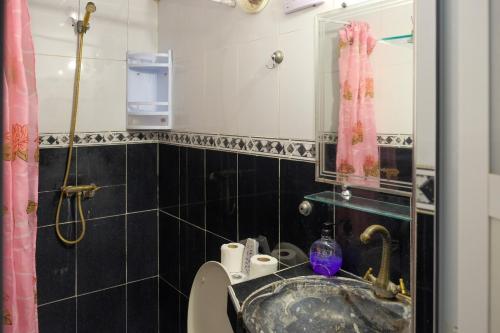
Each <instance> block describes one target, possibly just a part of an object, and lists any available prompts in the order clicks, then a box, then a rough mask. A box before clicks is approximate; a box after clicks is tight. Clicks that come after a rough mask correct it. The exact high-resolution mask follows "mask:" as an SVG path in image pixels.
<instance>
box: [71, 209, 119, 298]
mask: <svg viewBox="0 0 500 333" xmlns="http://www.w3.org/2000/svg"><path fill="white" fill-rule="evenodd" d="M77 256H78V270H77V272H78V293H84V292H90V291H94V290H99V289H103V288H108V287H112V286H115V285H118V284H122V283H125V216H118V217H111V218H105V219H100V220H94V221H90V222H88V224H87V233H86V234H85V237H84V238H83V240H82V241H81V242H80V243H78V254H77ZM96 277H98V278H97V279H96Z"/></svg>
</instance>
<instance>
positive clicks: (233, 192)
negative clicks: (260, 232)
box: [206, 150, 238, 240]
mask: <svg viewBox="0 0 500 333" xmlns="http://www.w3.org/2000/svg"><path fill="white" fill-rule="evenodd" d="M237 158H238V155H237V154H233V153H226V152H221V151H213V150H207V152H206V187H207V196H206V200H207V220H206V228H207V230H210V231H212V232H214V233H216V234H218V235H221V236H224V237H226V238H228V239H231V240H236V239H237V237H238V235H237V230H238V229H237V228H238V227H237V218H238V215H237V214H238V212H237V199H236V196H237V178H238V175H237V165H238V162H237Z"/></svg>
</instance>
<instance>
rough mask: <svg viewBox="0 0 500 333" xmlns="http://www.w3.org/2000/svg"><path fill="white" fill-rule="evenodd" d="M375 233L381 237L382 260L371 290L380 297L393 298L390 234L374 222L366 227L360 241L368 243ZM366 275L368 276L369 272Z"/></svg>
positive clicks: (394, 294)
mask: <svg viewBox="0 0 500 333" xmlns="http://www.w3.org/2000/svg"><path fill="white" fill-rule="evenodd" d="M375 234H379V235H380V236H381V237H382V260H381V262H380V269H379V272H378V276H377V277H376V278H375V281H372V282H373V291H374V293H375V295H376V296H378V297H380V298H386V299H390V298H394V297H395V296H396V293H395V292H394V290H393V289H394V288H392V287H391V284H390V283H389V282H390V281H389V275H390V271H391V234H390V233H389V231H388V230H387V229H386V228H385V227H383V226H381V225H378V224H374V225H371V226H369V227H368V228H366V230H365V231H364V232H363V233H362V234H361V236H360V237H359V238H360V240H361V242H363V243H364V244H368V243H369V242H370V241H371V240H372V237H373V236H374V235H375ZM367 273H368V272H367ZM367 275H368V276H370V275H371V272H369V273H368V274H367Z"/></svg>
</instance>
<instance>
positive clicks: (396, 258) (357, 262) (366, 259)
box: [335, 207, 410, 289]
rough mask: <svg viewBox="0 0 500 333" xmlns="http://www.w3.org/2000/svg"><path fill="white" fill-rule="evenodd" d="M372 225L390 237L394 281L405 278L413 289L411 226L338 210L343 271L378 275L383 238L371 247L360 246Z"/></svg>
mask: <svg viewBox="0 0 500 333" xmlns="http://www.w3.org/2000/svg"><path fill="white" fill-rule="evenodd" d="M372 224H380V225H382V226H384V227H386V228H387V230H388V231H389V232H390V234H391V238H392V243H391V276H390V278H391V280H392V281H394V282H397V281H399V279H400V278H403V279H404V281H405V283H406V286H407V288H408V289H409V288H410V279H409V278H410V222H407V221H400V220H394V219H390V218H385V217H381V216H378V215H374V214H368V213H364V212H359V211H354V210H351V209H346V208H340V207H337V208H336V211H335V239H336V240H337V242H338V243H339V244H340V246H341V248H342V259H343V261H342V269H344V270H346V271H348V272H351V273H353V274H356V275H357V276H363V275H364V274H365V272H366V271H367V270H368V268H370V267H372V268H373V274H374V275H375V276H377V275H378V271H379V268H380V260H381V258H382V238H381V237H380V236H379V235H375V237H374V238H373V239H372V240H371V242H370V243H369V244H363V243H361V241H360V239H359V236H360V235H361V234H362V233H363V231H365V229H366V228H368V227H369V226H370V225H372Z"/></svg>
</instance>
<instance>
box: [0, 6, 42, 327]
mask: <svg viewBox="0 0 500 333" xmlns="http://www.w3.org/2000/svg"><path fill="white" fill-rule="evenodd" d="M5 5H6V7H5V20H4V22H5V39H4V43H5V44H4V72H3V78H2V79H3V84H4V95H3V107H4V111H3V122H4V123H3V126H4V127H3V144H4V146H3V149H4V151H3V168H4V170H3V196H4V206H3V241H4V246H3V293H4V295H3V329H4V332H6V333H32V332H38V318H37V307H36V270H35V248H36V225H37V217H36V209H37V202H38V97H37V93H36V83H35V54H34V51H33V40H32V37H31V26H30V17H29V13H28V4H27V0H6V2H5Z"/></svg>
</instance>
